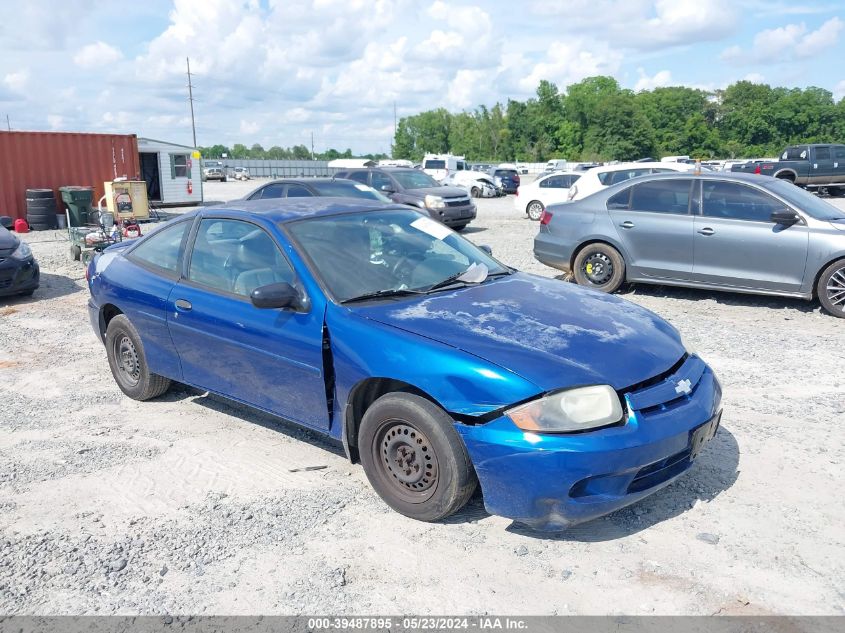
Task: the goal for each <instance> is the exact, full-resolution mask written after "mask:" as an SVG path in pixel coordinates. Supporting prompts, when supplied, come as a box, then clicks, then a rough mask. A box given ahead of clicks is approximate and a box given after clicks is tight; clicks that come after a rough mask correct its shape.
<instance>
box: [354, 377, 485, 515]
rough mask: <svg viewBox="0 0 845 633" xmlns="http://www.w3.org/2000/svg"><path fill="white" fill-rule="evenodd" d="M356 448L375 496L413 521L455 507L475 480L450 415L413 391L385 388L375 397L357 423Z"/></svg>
mask: <svg viewBox="0 0 845 633" xmlns="http://www.w3.org/2000/svg"><path fill="white" fill-rule="evenodd" d="M358 449H359V453H360V455H361V463H362V464H363V466H364V472H365V473H366V475H367V479H369V481H370V484H371V485H372V487H373V488H374V489H375V491H376V492H377V493H378V495H379V496H380V497H381V498H382V499H383V500H384V502H385V503H386V504H387V505H389V506H390V507H391V508H393V509H394V510H396V511H397V512H399V513H400V514H404V515H405V516H407V517H410V518H412V519H417V520H418V521H439V520H440V519H443V518H445V517H447V516H449V515H450V514H453V513H454V512H457V511H458V510H459V509H460V508H462V507H463V506H464V505H465V504H466V502H467V501H469V498H470V497H471V496H472V493H473V492H475V488H476V486H477V485H478V479H477V478H476V476H475V470H474V469H473V467H472V462H470V459H469V455H468V454H467V451H466V447H465V446H464V444H463V441H462V440H461V438H460V436H459V435H458V433H457V431H455V428H454V422H453V421H452V419H451V418H449V416H448V415H446V412H445V411H443V410H442V409H440V408H439V407H438V406H436V405H435V404H434V403H432V402H430V401H428V400H426V399H425V398H422V397H420V396H417V395H414V394H409V393H389V394H387V395H384V396H382V397H381V398H379V399H378V400H376V401H375V402H374V403H373V404H372V406H370V408H369V409H367V412H366V413H365V414H364V419H363V420H362V422H361V429H360V434H359V441H358Z"/></svg>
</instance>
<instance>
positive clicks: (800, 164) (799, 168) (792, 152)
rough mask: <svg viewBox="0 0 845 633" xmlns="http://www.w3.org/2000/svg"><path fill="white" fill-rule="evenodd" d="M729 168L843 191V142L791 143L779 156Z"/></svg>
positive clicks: (829, 191)
mask: <svg viewBox="0 0 845 633" xmlns="http://www.w3.org/2000/svg"><path fill="white" fill-rule="evenodd" d="M731 171H740V172H745V173H754V174H762V175H764V176H774V177H775V178H783V179H784V180H789V181H790V182H792V183H794V184H796V185H800V186H801V187H807V188H820V187H824V188H826V189H827V190H828V193H830V194H831V195H838V194H840V193H843V192H845V145H834V144H830V145H821V144H817V145H790V146H789V147H787V148H786V149H785V150H783V153H782V154H781V155H780V159H779V160H776V161H753V162H748V163H744V164H742V165H734V166H733V167H731Z"/></svg>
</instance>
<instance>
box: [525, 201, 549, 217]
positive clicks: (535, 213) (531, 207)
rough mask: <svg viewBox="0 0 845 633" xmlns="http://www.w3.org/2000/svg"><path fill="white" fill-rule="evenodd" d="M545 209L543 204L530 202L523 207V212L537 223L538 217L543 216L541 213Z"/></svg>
mask: <svg viewBox="0 0 845 633" xmlns="http://www.w3.org/2000/svg"><path fill="white" fill-rule="evenodd" d="M544 210H545V207H544V206H543V203H542V202H540V201H539V200H532V201H531V202H529V203H528V206H527V207H525V212H526V213H527V214H528V217H529V218H531V219H532V220H534V221H535V222H537V221H538V220H539V219H540V217H541V216H542V215H543V211H544Z"/></svg>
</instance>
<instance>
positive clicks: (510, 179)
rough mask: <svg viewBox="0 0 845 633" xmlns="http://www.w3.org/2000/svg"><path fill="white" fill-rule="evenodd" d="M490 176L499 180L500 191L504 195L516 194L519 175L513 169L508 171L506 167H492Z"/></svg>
mask: <svg viewBox="0 0 845 633" xmlns="http://www.w3.org/2000/svg"><path fill="white" fill-rule="evenodd" d="M489 173H490V175H491V176H493V177H497V178H499V180H500V182H501V183H502V190H503V191H504V192H505V193H516V190H517V189H519V174H518V173H516V170H515V169H508V168H506V167H493V168H492V169H491V170H490V172H489Z"/></svg>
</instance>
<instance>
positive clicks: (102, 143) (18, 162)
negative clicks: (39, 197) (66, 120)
mask: <svg viewBox="0 0 845 633" xmlns="http://www.w3.org/2000/svg"><path fill="white" fill-rule="evenodd" d="M138 160H139V159H138V138H137V137H136V136H135V135H134V134H129V135H126V134H83V133H77V132H3V131H0V215H10V216H12V217H13V218H26V190H27V189H39V188H45V189H53V190H54V191H55V192H56V211H58V212H61V211H63V210H64V208H63V207H62V202H61V196H60V195H59V192H58V189H59V187H63V186H65V185H80V186H84V187H94V204H95V205H96V203H97V200H99V199H100V196H102V195H103V183H104V182H106V181H108V180H114V179H115V178H118V177H120V176H126V177H128V178H129V179H130V180H131V179H138V177H139V174H140V168H139V165H138Z"/></svg>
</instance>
